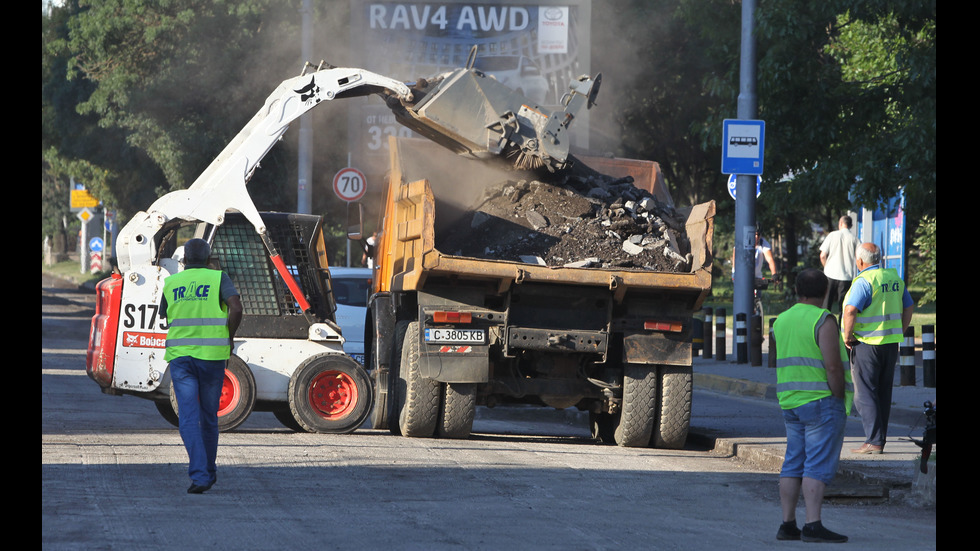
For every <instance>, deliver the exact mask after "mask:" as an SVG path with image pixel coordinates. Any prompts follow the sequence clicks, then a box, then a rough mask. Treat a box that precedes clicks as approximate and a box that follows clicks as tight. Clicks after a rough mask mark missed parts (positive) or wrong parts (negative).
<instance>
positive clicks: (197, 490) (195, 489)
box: [187, 483, 211, 494]
mask: <svg viewBox="0 0 980 551" xmlns="http://www.w3.org/2000/svg"><path fill="white" fill-rule="evenodd" d="M210 489H211V486H210V485H208V486H199V485H197V484H193V483H192V484H191V487H190V488H187V493H189V494H203V493H204V492H206V491H208V490H210Z"/></svg>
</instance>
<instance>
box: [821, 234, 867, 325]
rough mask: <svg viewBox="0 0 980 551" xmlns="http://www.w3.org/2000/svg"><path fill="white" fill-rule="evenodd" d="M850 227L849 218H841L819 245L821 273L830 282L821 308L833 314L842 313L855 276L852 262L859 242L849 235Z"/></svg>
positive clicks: (852, 235)
mask: <svg viewBox="0 0 980 551" xmlns="http://www.w3.org/2000/svg"><path fill="white" fill-rule="evenodd" d="M852 225H853V221H852V220H851V217H850V216H847V215H844V216H841V217H840V219H839V220H838V221H837V230H836V231H832V232H830V233H829V234H827V237H825V238H824V240H823V243H821V244H820V264H822V265H823V273H824V274H826V276H827V279H829V280H830V291H829V292H828V293H827V298H826V300H824V302H823V307H824V308H825V309H827V310H830V311H831V313H834V314H841V313H842V312H843V311H844V310H843V308H844V306H843V303H844V296H845V295H847V290H848V289H850V288H851V281H852V280H853V279H854V276H856V275H857V268H856V266H855V263H854V260H855V255H856V254H857V247H858V245H859V244H860V242H859V241H858V239H857V237H855V236H854V234H853V233H851V226H852Z"/></svg>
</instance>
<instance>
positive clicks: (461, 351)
mask: <svg viewBox="0 0 980 551" xmlns="http://www.w3.org/2000/svg"><path fill="white" fill-rule="evenodd" d="M488 353H489V347H488V346H486V345H463V344H442V345H430V344H425V343H422V354H421V357H420V358H419V371H420V372H421V374H422V376H423V377H425V378H427V379H434V380H436V381H439V382H441V383H486V382H488V381H489V380H490V369H489V355H488Z"/></svg>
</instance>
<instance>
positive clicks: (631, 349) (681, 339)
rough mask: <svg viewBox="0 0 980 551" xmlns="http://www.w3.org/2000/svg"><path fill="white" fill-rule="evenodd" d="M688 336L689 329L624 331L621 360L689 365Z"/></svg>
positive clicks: (650, 363) (635, 362)
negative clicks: (662, 331)
mask: <svg viewBox="0 0 980 551" xmlns="http://www.w3.org/2000/svg"><path fill="white" fill-rule="evenodd" d="M690 337H691V336H690V330H687V331H684V332H683V333H680V334H664V333H638V332H637V333H626V334H624V335H623V362H625V363H631V364H649V365H653V364H658V365H685V366H687V365H691V338H690Z"/></svg>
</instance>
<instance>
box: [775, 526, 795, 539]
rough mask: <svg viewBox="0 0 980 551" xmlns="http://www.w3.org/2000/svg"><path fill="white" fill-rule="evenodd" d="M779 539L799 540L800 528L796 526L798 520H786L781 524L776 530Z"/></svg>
mask: <svg viewBox="0 0 980 551" xmlns="http://www.w3.org/2000/svg"><path fill="white" fill-rule="evenodd" d="M776 539H777V540H798V539H800V529H799V528H797V527H796V522H784V523H782V524H780V525H779V531H778V532H776Z"/></svg>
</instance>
